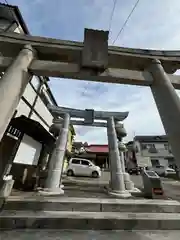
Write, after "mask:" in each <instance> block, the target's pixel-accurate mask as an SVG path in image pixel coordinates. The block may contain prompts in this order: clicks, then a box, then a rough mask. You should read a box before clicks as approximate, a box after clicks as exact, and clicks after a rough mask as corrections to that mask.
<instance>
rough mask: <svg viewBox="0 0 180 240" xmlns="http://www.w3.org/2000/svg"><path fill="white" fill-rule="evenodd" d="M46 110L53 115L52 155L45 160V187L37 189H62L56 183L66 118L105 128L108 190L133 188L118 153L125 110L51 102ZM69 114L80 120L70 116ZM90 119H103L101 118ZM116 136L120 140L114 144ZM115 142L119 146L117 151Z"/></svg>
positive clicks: (116, 192) (123, 193)
mask: <svg viewBox="0 0 180 240" xmlns="http://www.w3.org/2000/svg"><path fill="white" fill-rule="evenodd" d="M49 110H50V111H51V112H52V114H53V115H54V117H55V118H54V120H53V123H54V124H53V125H52V127H51V130H52V132H53V133H54V135H55V137H57V141H56V146H55V148H54V150H53V153H52V157H51V159H50V160H49V161H50V164H49V171H48V178H47V181H46V188H45V189H44V190H43V192H41V193H43V194H53V193H54V194H57V193H60V194H61V193H63V189H62V188H61V186H62V185H61V184H60V183H61V175H62V169H63V162H64V156H65V151H66V144H67V138H68V129H69V124H70V122H71V124H73V125H83V126H94V127H106V128H107V136H108V145H109V161H110V177H111V181H110V187H109V193H110V194H111V195H115V196H120V197H129V196H130V192H133V191H136V189H135V188H134V184H133V182H132V181H131V180H130V177H129V174H128V173H126V172H125V165H124V154H123V153H122V150H123V149H122V143H121V140H122V137H124V136H125V135H126V134H125V135H124V133H125V132H124V131H125V130H124V128H123V125H122V124H121V123H119V122H120V121H123V120H124V119H125V118H126V117H127V116H128V112H107V111H94V110H93V109H86V110H80V109H72V108H65V107H55V106H51V105H50V106H49ZM59 117H60V118H59ZM71 118H78V119H82V120H72V119H71ZM94 120H103V122H97V121H94ZM118 139H119V140H120V143H121V144H118ZM119 145H120V146H121V148H120V152H119ZM120 153H121V156H120Z"/></svg>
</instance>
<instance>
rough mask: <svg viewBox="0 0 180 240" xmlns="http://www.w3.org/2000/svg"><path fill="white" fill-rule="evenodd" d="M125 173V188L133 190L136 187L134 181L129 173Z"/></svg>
mask: <svg viewBox="0 0 180 240" xmlns="http://www.w3.org/2000/svg"><path fill="white" fill-rule="evenodd" d="M123 175H124V184H125V188H126V190H128V191H131V190H133V189H134V183H133V182H132V181H131V179H130V176H129V173H127V172H125V173H123Z"/></svg>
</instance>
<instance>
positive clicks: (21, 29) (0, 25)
mask: <svg viewBox="0 0 180 240" xmlns="http://www.w3.org/2000/svg"><path fill="white" fill-rule="evenodd" d="M0 32H16V33H17V34H30V33H29V31H28V28H27V26H26V24H25V22H24V20H23V18H22V16H21V13H20V11H19V9H18V7H16V6H10V5H5V4H1V3H0ZM0 54H1V53H0ZM2 74H3V73H1V74H0V75H2ZM48 81H49V79H48V78H45V77H37V76H33V78H32V80H31V81H30V82H29V84H28V86H27V87H26V89H25V92H24V94H23V96H22V98H21V100H20V102H19V105H18V106H17V109H16V111H15V112H14V117H13V119H12V121H11V123H10V124H9V126H8V128H7V130H6V133H5V134H4V136H3V139H2V141H1V142H0V176H1V174H2V173H3V172H4V170H5V165H7V162H12V161H14V163H24V164H29V165H36V164H37V162H38V160H39V157H40V155H41V153H42V152H43V149H44V148H48V147H49V148H50V146H51V144H52V143H53V141H54V137H53V136H52V135H51V134H50V133H49V127H50V125H51V124H52V120H53V116H52V115H51V113H50V112H49V110H48V108H47V104H52V105H57V103H56V101H55V99H54V97H53V94H52V92H51V90H50V88H49V86H48ZM14 87H16V83H14ZM13 165H14V164H13Z"/></svg>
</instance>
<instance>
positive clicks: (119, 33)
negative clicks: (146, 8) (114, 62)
mask: <svg viewBox="0 0 180 240" xmlns="http://www.w3.org/2000/svg"><path fill="white" fill-rule="evenodd" d="M139 1H140V0H137V1H136V3H135V5H134V7H133V8H132V10H131V12H130V13H129V15H128V17H127V18H126V20H125V22H124V23H123V25H122V27H121V29H120V31H119V32H118V34H117V36H116V38H115V39H114V41H113V42H112V45H114V44H115V42H116V41H117V40H118V38H119V36H120V35H121V33H122V31H123V30H124V28H125V26H126V24H127V23H128V21H129V19H130V17H131V15H132V14H133V12H134V10H135V9H136V7H137V5H138V3H139Z"/></svg>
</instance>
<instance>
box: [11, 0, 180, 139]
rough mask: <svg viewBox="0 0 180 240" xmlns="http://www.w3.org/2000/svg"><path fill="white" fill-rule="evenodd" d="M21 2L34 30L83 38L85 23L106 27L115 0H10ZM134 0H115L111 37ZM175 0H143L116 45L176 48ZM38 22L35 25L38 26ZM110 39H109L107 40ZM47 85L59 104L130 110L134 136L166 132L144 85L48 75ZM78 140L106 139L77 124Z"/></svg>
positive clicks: (128, 123)
mask: <svg viewBox="0 0 180 240" xmlns="http://www.w3.org/2000/svg"><path fill="white" fill-rule="evenodd" d="M10 3H14V4H18V3H19V4H20V9H21V10H22V11H23V14H24V16H25V19H26V21H27V25H28V26H30V30H31V31H32V33H33V34H37V35H45V36H50V37H56V38H62V39H69V40H81V41H82V40H83V31H84V27H87V28H95V29H104V30H107V29H108V26H109V19H110V14H111V10H112V7H113V0H91V1H89V0H76V1H72V0H61V1H59V0H52V1H51V3H49V1H43V0H33V1H31V2H29V1H26V3H25V1H22V0H16V1H15V0H11V1H10ZM134 4H135V0H128V1H124V0H118V1H117V6H116V9H115V12H114V16H113V20H112V28H111V34H110V40H111V41H112V40H113V39H114V38H115V37H116V36H117V34H118V32H119V29H120V28H121V26H122V24H123V22H124V21H125V19H126V17H127V15H128V14H129V12H130V11H131V9H132V7H133V5H134ZM179 12H180V4H179V0H171V1H170V0H151V1H149V0H143V1H140V2H139V4H138V7H137V8H136V10H135V11H134V13H133V15H132V17H131V18H130V20H129V22H128V24H127V25H126V28H125V30H124V31H123V32H122V34H121V35H120V37H119V39H118V41H117V42H116V45H120V46H126V47H134V48H154V49H180V34H179V26H180V18H179ZM37 23H38V24H37ZM111 41H110V42H111ZM50 86H51V88H52V90H53V93H54V95H55V97H56V99H57V101H58V103H59V105H61V106H67V107H74V108H82V109H85V108H94V109H97V110H106V111H108V110H109V111H129V116H128V118H127V119H126V120H125V121H124V124H125V127H126V129H127V132H128V137H127V139H129V140H130V139H131V138H132V137H133V134H134V133H135V134H164V129H163V127H162V124H161V120H160V117H159V114H158V112H157V109H156V106H155V103H154V100H153V97H152V94H151V91H150V89H149V88H147V87H136V86H125V85H115V84H114V85H113V84H104V83H94V82H91V83H87V82H83V81H74V80H68V79H65V80H62V79H56V80H55V79H52V81H51V82H50ZM76 129H77V133H78V134H77V138H78V139H80V140H82V141H88V142H90V143H106V142H107V137H106V130H105V129H97V128H93V129H91V128H86V127H77V128H76Z"/></svg>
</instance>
